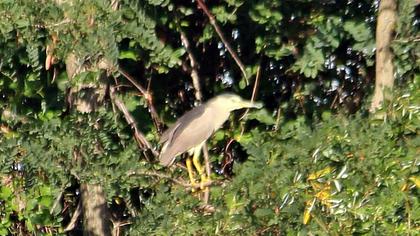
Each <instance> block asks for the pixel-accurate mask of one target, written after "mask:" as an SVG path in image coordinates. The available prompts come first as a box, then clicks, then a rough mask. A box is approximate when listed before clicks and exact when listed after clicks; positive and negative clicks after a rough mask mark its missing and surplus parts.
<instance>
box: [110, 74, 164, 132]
mask: <svg viewBox="0 0 420 236" xmlns="http://www.w3.org/2000/svg"><path fill="white" fill-rule="evenodd" d="M118 72H120V73H121V74H122V75H123V76H124V77H125V78H126V79H127V80H128V81H130V83H132V84H133V85H134V87H136V88H137V89H138V90H139V91H140V93H141V95H143V96H144V98H145V99H146V101H147V107H148V108H149V111H150V115H151V117H152V120H153V122H154V124H155V127H156V129H157V130H158V132H160V131H161V129H162V121H161V120H160V118H159V115H158V113H157V111H156V108H155V106H154V105H153V97H152V94H151V93H150V90H149V89H145V88H144V87H143V86H141V85H140V84H139V83H137V81H136V80H135V79H134V78H133V77H131V76H130V75H129V74H128V73H127V72H125V71H124V70H122V69H121V68H118ZM150 80H151V79H150ZM150 80H149V81H150Z"/></svg>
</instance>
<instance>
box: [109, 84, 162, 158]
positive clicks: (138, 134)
mask: <svg viewBox="0 0 420 236" xmlns="http://www.w3.org/2000/svg"><path fill="white" fill-rule="evenodd" d="M110 96H111V99H112V101H113V103H114V104H115V105H116V106H117V107H118V110H120V111H121V112H122V113H123V115H124V118H125V120H126V121H127V123H128V124H129V125H130V126H131V128H132V129H133V130H134V137H135V139H136V141H137V143H138V144H139V146H140V148H142V149H149V150H150V151H151V152H152V153H153V155H154V157H155V158H156V157H157V156H158V155H159V154H158V153H157V151H156V150H154V149H153V147H152V145H151V144H150V143H149V142H148V141H147V139H146V138H145V136H144V134H143V133H142V132H141V131H140V130H139V129H138V128H137V122H136V121H135V120H134V118H133V116H132V115H131V114H130V112H129V111H128V109H127V107H126V106H125V104H124V103H123V102H122V101H121V100H120V99H119V98H117V97H116V96H115V87H114V86H111V88H110Z"/></svg>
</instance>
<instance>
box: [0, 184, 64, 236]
mask: <svg viewBox="0 0 420 236" xmlns="http://www.w3.org/2000/svg"><path fill="white" fill-rule="evenodd" d="M56 196H57V191H54V190H53V189H51V187H50V186H45V185H40V186H33V187H32V188H30V189H28V190H25V189H24V188H23V186H22V185H21V183H18V182H17V181H15V182H13V183H10V184H8V185H5V186H0V209H1V214H0V234H1V235H8V234H12V235H17V234H20V233H22V231H18V229H14V228H13V227H12V225H13V224H15V223H16V221H18V222H22V224H23V225H25V229H24V230H25V231H26V230H27V231H28V232H29V233H36V232H38V230H39V228H40V226H41V227H44V228H48V229H49V230H50V232H58V229H59V228H60V222H61V217H60V215H59V213H60V211H61V207H60V206H54V205H53V204H54V201H55V198H56ZM52 210H54V211H52ZM19 232H20V233H19Z"/></svg>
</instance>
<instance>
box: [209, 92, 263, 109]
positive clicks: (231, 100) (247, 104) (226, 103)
mask: <svg viewBox="0 0 420 236" xmlns="http://www.w3.org/2000/svg"><path fill="white" fill-rule="evenodd" d="M209 102H211V103H213V104H214V105H216V106H218V107H223V108H224V109H226V110H228V111H233V110H237V109H242V108H262V103H260V102H252V101H248V100H244V99H242V98H241V97H240V96H238V95H236V94H233V93H225V94H221V95H219V96H217V97H215V98H213V99H211V101H209Z"/></svg>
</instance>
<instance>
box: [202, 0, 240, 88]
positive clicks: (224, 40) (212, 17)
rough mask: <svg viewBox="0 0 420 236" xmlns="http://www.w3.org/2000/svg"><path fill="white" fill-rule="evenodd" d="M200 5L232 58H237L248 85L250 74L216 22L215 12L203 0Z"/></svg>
mask: <svg viewBox="0 0 420 236" xmlns="http://www.w3.org/2000/svg"><path fill="white" fill-rule="evenodd" d="M197 4H198V6H199V7H200V8H201V9H202V10H203V11H204V13H205V14H206V15H207V17H208V18H209V20H210V24H211V25H212V26H213V28H214V29H215V30H216V33H217V35H219V38H220V40H222V42H223V44H224V45H225V47H226V49H227V50H228V52H229V53H230V55H231V56H232V58H233V59H234V60H235V62H236V64H237V65H238V67H239V69H240V70H241V72H242V75H243V76H244V78H245V83H246V85H248V76H247V73H246V70H245V66H244V64H243V63H242V61H241V59H239V56H238V55H237V54H236V52H235V51H234V50H233V49H232V47H231V46H230V44H229V42H228V41H227V40H226V38H225V35H224V34H223V32H222V30H221V29H220V27H219V25H218V24H217V22H216V19H215V18H214V16H213V14H211V12H210V10H209V9H208V7H207V6H206V4H205V3H204V2H203V1H202V0H197Z"/></svg>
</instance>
